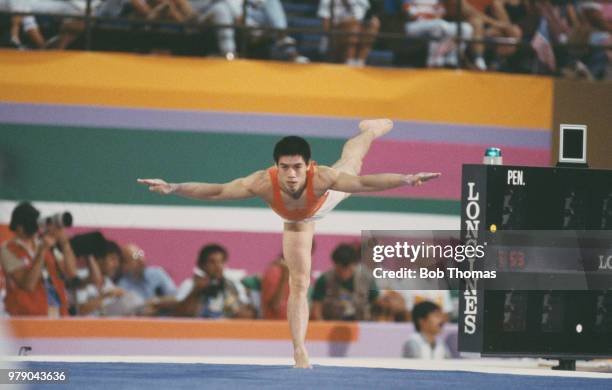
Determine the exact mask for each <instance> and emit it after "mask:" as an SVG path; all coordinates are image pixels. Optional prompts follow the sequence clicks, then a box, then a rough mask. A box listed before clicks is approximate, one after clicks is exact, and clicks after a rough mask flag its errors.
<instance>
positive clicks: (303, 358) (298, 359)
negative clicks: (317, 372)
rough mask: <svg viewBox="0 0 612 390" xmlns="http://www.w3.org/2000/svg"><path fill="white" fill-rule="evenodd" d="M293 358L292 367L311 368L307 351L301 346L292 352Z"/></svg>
mask: <svg viewBox="0 0 612 390" xmlns="http://www.w3.org/2000/svg"><path fill="white" fill-rule="evenodd" d="M293 359H294V360H295V365H294V366H293V368H312V366H311V365H310V362H309V360H308V352H306V350H305V349H303V348H302V349H296V350H295V352H293Z"/></svg>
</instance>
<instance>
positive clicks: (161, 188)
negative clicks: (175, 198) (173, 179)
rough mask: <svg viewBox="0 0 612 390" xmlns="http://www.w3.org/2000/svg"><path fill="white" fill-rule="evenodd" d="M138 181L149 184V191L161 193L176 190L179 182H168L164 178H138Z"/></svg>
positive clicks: (167, 193) (164, 193) (166, 193)
mask: <svg viewBox="0 0 612 390" xmlns="http://www.w3.org/2000/svg"><path fill="white" fill-rule="evenodd" d="M138 183H140V184H144V185H148V186H149V191H152V192H157V193H158V194H161V195H169V194H171V193H173V192H174V191H176V187H177V184H174V183H166V182H165V181H163V180H162V179H138Z"/></svg>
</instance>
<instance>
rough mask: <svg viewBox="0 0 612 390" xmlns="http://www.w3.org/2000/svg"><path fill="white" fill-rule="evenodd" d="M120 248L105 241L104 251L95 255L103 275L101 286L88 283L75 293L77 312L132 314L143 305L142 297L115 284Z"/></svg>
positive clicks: (119, 260) (136, 312)
mask: <svg viewBox="0 0 612 390" xmlns="http://www.w3.org/2000/svg"><path fill="white" fill-rule="evenodd" d="M121 257H122V253H121V249H120V247H119V245H117V243H116V242H114V241H107V242H106V244H105V249H104V253H102V254H100V255H98V256H97V257H96V261H97V265H98V267H99V268H100V271H101V273H102V276H103V278H104V279H103V280H104V281H103V283H102V287H101V288H97V287H96V286H95V285H93V284H90V285H88V286H87V287H86V288H84V289H82V290H81V291H79V292H78V293H77V303H78V313H79V314H82V315H101V316H113V315H134V314H139V313H140V311H141V310H142V308H143V306H144V299H142V298H140V297H139V296H138V295H137V294H135V293H133V292H130V291H125V290H123V289H122V288H119V287H117V285H116V284H115V282H116V280H117V279H118V278H119V270H120V264H121V262H122V261H121Z"/></svg>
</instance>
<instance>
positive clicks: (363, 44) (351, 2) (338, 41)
mask: <svg viewBox="0 0 612 390" xmlns="http://www.w3.org/2000/svg"><path fill="white" fill-rule="evenodd" d="M332 7H333V10H332ZM369 8H370V3H369V1H368V0H320V2H319V10H318V12H317V15H318V16H319V17H320V18H322V19H323V29H324V30H325V31H326V32H327V31H330V29H332V27H333V29H334V30H337V31H340V32H341V33H344V34H342V35H336V36H333V35H332V36H331V40H332V44H331V48H330V51H331V56H332V60H334V61H335V62H344V63H346V64H348V65H353V66H363V65H365V61H366V59H367V58H368V54H369V53H370V49H371V48H372V45H373V44H374V40H375V37H376V34H378V30H379V29H380V20H379V19H378V16H377V15H375V14H373V13H367V12H368V10H369ZM332 16H333V20H332ZM366 16H367V17H366ZM358 34H363V35H358ZM328 46H329V39H328V37H327V36H323V37H322V39H321V47H320V49H321V50H320V51H321V52H325V51H326V50H327V49H328Z"/></svg>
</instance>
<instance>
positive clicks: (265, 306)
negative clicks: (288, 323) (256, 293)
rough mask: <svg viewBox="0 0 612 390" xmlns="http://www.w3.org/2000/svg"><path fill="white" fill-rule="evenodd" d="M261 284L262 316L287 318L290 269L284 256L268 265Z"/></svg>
mask: <svg viewBox="0 0 612 390" xmlns="http://www.w3.org/2000/svg"><path fill="white" fill-rule="evenodd" d="M261 284H262V285H261V312H262V317H263V318H264V319H266V320H285V319H287V300H288V299H289V270H288V268H287V263H286V262H285V259H283V257H282V256H279V257H278V258H277V259H276V260H274V261H273V262H272V263H271V264H270V265H269V266H268V268H267V269H266V272H265V273H264V275H263V280H262V283H261Z"/></svg>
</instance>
